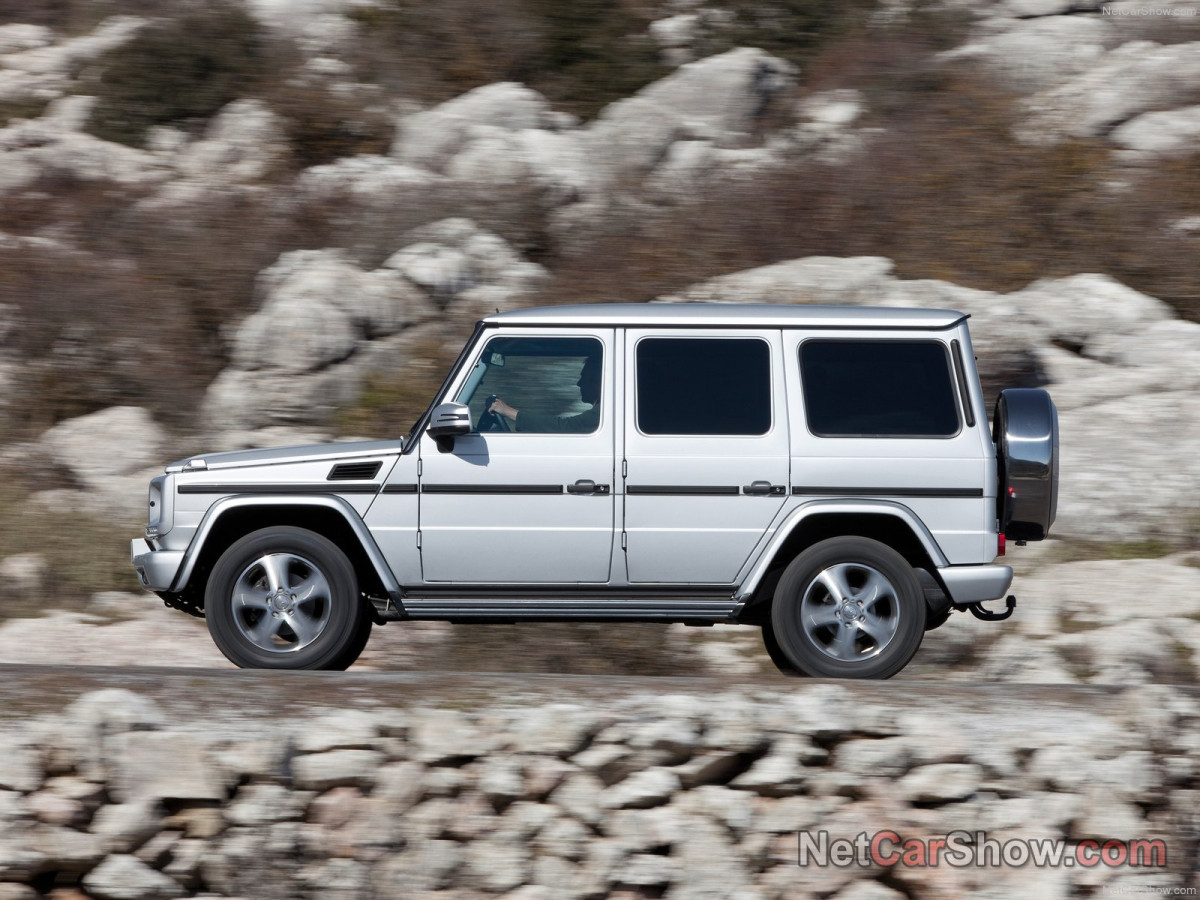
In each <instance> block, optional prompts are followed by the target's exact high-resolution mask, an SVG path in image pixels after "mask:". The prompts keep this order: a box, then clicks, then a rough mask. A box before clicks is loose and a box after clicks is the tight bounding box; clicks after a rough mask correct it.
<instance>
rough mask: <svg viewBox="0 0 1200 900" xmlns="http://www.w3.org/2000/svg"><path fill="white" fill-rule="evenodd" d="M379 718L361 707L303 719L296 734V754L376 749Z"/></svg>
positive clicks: (378, 735) (378, 734) (378, 736)
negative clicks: (302, 724) (311, 718)
mask: <svg viewBox="0 0 1200 900" xmlns="http://www.w3.org/2000/svg"><path fill="white" fill-rule="evenodd" d="M379 740H380V727H379V721H378V719H376V717H375V716H374V715H372V714H371V713H369V712H366V711H364V710H360V709H346V710H340V711H338V712H334V713H330V714H328V715H324V716H320V717H318V718H316V719H313V720H312V721H311V722H306V723H305V724H304V727H302V728H300V729H299V730H298V731H297V733H296V736H295V743H296V750H297V752H299V753H321V752H323V751H325V750H335V749H353V750H375V749H378V744H379Z"/></svg>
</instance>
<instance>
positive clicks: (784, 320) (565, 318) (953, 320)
mask: <svg viewBox="0 0 1200 900" xmlns="http://www.w3.org/2000/svg"><path fill="white" fill-rule="evenodd" d="M966 318H967V314H966V313H961V312H957V311H955V310H951V309H914V308H908V307H895V306H815V305H812V306H810V305H795V306H793V305H787V304H777V303H590V304H580V305H575V306H545V307H538V308H534V309H516V310H512V311H510V312H498V313H494V314H493V315H490V316H486V317H485V318H484V319H483V323H484V324H485V325H543V326H549V325H557V326H567V325H592V326H605V327H614V326H621V325H626V326H631V327H645V326H671V327H676V328H683V327H698V328H711V327H733V326H741V327H763V328H830V329H832V328H870V329H880V328H920V329H937V330H940V329H947V328H952V327H954V326H955V325H957V324H958V323H959V322H961V321H962V320H963V319H966Z"/></svg>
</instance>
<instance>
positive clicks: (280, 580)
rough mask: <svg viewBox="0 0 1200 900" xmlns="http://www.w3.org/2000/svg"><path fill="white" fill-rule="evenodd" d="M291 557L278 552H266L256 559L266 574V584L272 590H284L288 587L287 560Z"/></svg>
mask: <svg viewBox="0 0 1200 900" xmlns="http://www.w3.org/2000/svg"><path fill="white" fill-rule="evenodd" d="M290 559H291V557H288V556H284V555H282V554H279V553H268V554H267V555H266V556H264V557H263V558H262V559H260V560H259V561H258V565H260V566H262V569H263V572H264V573H266V576H267V585H268V586H269V587H270V588H271V590H272V591H278V590H286V589H287V587H288V561H289V560H290Z"/></svg>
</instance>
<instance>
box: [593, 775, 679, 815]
mask: <svg viewBox="0 0 1200 900" xmlns="http://www.w3.org/2000/svg"><path fill="white" fill-rule="evenodd" d="M681 787H682V785H681V784H680V782H679V776H678V775H676V774H675V773H674V772H672V771H671V770H670V769H665V768H659V767H655V768H650V769H646V770H644V771H641V772H635V773H634V774H632V775H630V776H629V777H628V778H626V779H625V780H624V781H621V782H618V783H617V784H615V785H613V786H612V787H610V788H606V789H605V791H604V793H603V794H601V796H600V798H599V799H600V805H601V806H604V807H607V808H609V809H646V808H648V807H651V806H658V805H660V804H663V803H667V802H668V801H670V799H671V797H672V795H673V794H675V792H676V791H678V790H680V789H681Z"/></svg>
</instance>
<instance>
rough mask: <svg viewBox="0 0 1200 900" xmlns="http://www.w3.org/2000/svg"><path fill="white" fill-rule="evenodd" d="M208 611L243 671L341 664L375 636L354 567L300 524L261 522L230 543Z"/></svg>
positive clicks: (212, 628) (207, 598)
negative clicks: (260, 526)
mask: <svg viewBox="0 0 1200 900" xmlns="http://www.w3.org/2000/svg"><path fill="white" fill-rule="evenodd" d="M204 609H205V618H206V619H207V621H208V631H209V634H211V635H212V638H213V641H214V642H215V643H216V645H217V647H218V649H220V651H221V652H222V653H224V654H225V656H226V658H227V659H229V661H230V662H232V663H234V664H235V665H237V666H240V667H241V668H244V669H344V668H346V667H347V666H349V665H350V664H351V663H353V662H354V660H355V659H357V658H358V654H359V653H360V652H362V645H365V644H366V637H368V636H369V635H370V629H369V628H366V629H364V627H363V619H364V617H366V616H367V613H366V610H365V604H364V601H363V599H362V597H361V596H360V594H359V590H358V579H357V577H356V576H355V573H354V567H353V566H351V565H350V561H349V560H348V559H347V558H346V555H345V554H344V553H342V551H341V550H339V549H338V548H337V546H336V545H335V544H333V543H332V542H331V541H329V540H328V539H326V538H324V537H322V536H321V535H319V534H316V533H314V532H311V531H306V530H305V529H303V528H292V527H286V526H278V527H274V528H264V529H262V530H260V531H255V532H252V533H250V534H248V535H246V536H245V537H243V538H241V539H240V540H238V541H236V542H235V543H234V544H232V545H231V546H230V547H229V549H228V550H226V551H225V552H224V553H223V554H222V555H221V558H220V559H219V560H217V564H216V566H214V567H213V571H212V574H211V576H210V577H209V579H208V586H207V588H206V590H205V594H204ZM369 624H370V622H369V619H368V625H369Z"/></svg>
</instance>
